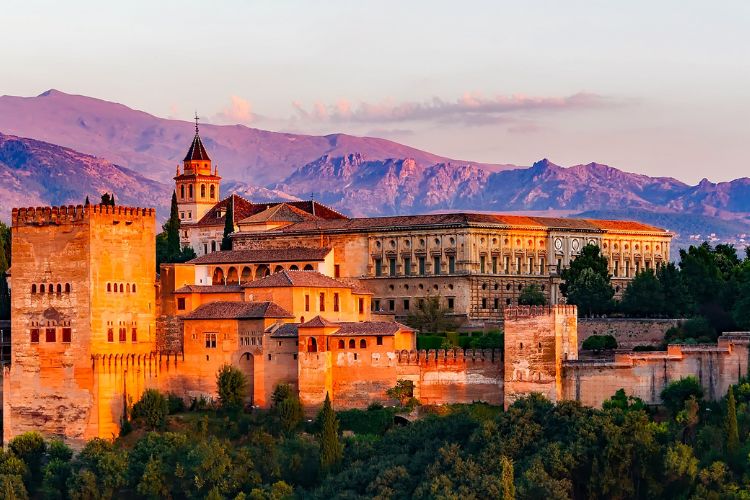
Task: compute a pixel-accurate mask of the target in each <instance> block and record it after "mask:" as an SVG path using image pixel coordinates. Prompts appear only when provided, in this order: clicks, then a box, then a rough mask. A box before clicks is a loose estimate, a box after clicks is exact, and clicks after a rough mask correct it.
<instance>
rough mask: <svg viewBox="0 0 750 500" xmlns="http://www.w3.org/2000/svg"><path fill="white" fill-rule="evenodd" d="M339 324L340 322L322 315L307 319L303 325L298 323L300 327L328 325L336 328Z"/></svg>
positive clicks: (323, 326) (324, 326)
mask: <svg viewBox="0 0 750 500" xmlns="http://www.w3.org/2000/svg"><path fill="white" fill-rule="evenodd" d="M338 326H339V323H334V322H333V321H328V320H327V319H325V318H324V317H322V316H315V317H314V318H313V319H311V320H309V321H305V322H304V323H302V324H301V325H298V328H327V327H332V328H336V327H338Z"/></svg>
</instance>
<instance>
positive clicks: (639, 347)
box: [633, 345, 659, 352]
mask: <svg viewBox="0 0 750 500" xmlns="http://www.w3.org/2000/svg"><path fill="white" fill-rule="evenodd" d="M658 350H659V348H658V347H657V346H653V345H637V346H635V347H633V351H634V352H648V351H658Z"/></svg>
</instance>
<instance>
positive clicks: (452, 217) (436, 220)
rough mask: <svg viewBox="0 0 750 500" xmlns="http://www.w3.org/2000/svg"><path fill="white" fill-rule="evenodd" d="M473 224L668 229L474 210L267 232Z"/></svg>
mask: <svg viewBox="0 0 750 500" xmlns="http://www.w3.org/2000/svg"><path fill="white" fill-rule="evenodd" d="M473 224H489V225H497V226H506V227H533V228H538V229H540V230H547V229H556V228H559V229H580V230H585V231H600V230H608V229H614V230H616V229H622V230H637V231H656V232H665V231H664V230H663V229H661V228H658V227H655V226H650V225H648V224H643V223H640V222H632V221H600V220H593V219H565V218H559V217H529V216H524V215H505V214H489V213H475V212H458V213H449V214H426V215H401V216H393V217H361V218H355V219H329V220H313V221H302V222H298V223H295V224H290V225H288V226H284V227H281V228H277V229H273V230H270V231H268V232H269V233H274V232H276V233H298V232H299V233H304V232H325V231H332V232H359V231H369V230H392V229H394V228H398V227H415V226H428V227H434V226H458V227H468V226H470V225H473Z"/></svg>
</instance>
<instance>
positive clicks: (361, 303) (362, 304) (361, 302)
mask: <svg viewBox="0 0 750 500" xmlns="http://www.w3.org/2000/svg"><path fill="white" fill-rule="evenodd" d="M364 313H365V299H363V298H360V299H359V314H364Z"/></svg>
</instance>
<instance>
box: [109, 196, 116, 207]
mask: <svg viewBox="0 0 750 500" xmlns="http://www.w3.org/2000/svg"><path fill="white" fill-rule="evenodd" d="M109 204H110V205H111V206H113V207H114V206H115V193H112V194H111V195H110V197H109Z"/></svg>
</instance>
